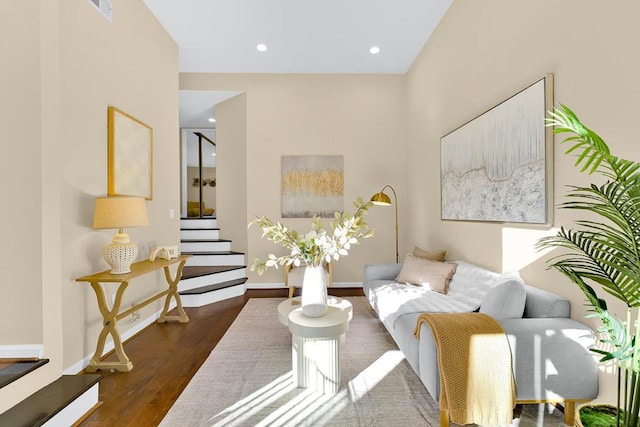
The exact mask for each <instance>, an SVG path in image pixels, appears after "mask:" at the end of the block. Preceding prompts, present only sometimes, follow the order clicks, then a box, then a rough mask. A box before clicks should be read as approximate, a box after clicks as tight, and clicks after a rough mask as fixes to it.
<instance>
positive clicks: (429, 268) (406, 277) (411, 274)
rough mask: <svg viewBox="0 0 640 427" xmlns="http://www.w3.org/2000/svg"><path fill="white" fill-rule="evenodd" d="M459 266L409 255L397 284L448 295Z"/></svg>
mask: <svg viewBox="0 0 640 427" xmlns="http://www.w3.org/2000/svg"><path fill="white" fill-rule="evenodd" d="M457 266H458V265H457V264H455V263H453V262H438V261H430V260H428V259H424V258H420V257H416V256H413V255H407V256H405V257H404V263H403V264H402V269H401V270H400V274H398V277H396V282H400V283H407V284H410V285H418V286H425V287H428V288H429V289H431V290H432V291H435V292H440V293H442V294H446V293H447V291H448V290H449V282H450V281H451V278H452V277H453V274H454V273H455V272H456V267H457Z"/></svg>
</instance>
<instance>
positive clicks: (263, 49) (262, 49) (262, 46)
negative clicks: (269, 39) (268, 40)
mask: <svg viewBox="0 0 640 427" xmlns="http://www.w3.org/2000/svg"><path fill="white" fill-rule="evenodd" d="M256 49H258V50H259V51H260V52H266V51H267V45H266V44H264V43H260V44H258V45H257V46H256Z"/></svg>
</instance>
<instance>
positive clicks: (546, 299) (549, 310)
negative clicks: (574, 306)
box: [523, 285, 571, 318]
mask: <svg viewBox="0 0 640 427" xmlns="http://www.w3.org/2000/svg"><path fill="white" fill-rule="evenodd" d="M525 291H526V292H527V299H526V301H525V306H524V314H523V317H526V318H550V317H551V318H555V317H564V318H568V317H569V315H570V314H571V303H570V302H569V300H568V299H567V298H564V297H561V296H560V295H556V294H554V293H551V292H548V291H545V290H543V289H539V288H535V287H533V286H529V285H526V286H525Z"/></svg>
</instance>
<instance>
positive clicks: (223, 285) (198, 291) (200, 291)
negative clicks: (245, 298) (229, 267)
mask: <svg viewBox="0 0 640 427" xmlns="http://www.w3.org/2000/svg"><path fill="white" fill-rule="evenodd" d="M247 279H248V278H247V277H243V278H242V279H235V280H229V281H227V282H221V283H214V284H212V285H207V286H201V287H199V288H195V289H189V290H188V291H182V292H179V294H180V295H199V294H204V293H207V292H212V291H217V290H220V289H224V288H230V287H232V286H237V285H242V284H243V283H244V282H246V281H247Z"/></svg>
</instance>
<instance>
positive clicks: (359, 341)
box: [160, 297, 564, 427]
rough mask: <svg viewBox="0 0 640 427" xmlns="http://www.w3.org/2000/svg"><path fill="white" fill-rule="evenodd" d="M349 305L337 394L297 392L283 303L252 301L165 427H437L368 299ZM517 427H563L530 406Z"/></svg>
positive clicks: (433, 407) (430, 404) (432, 408)
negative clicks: (281, 310)
mask: <svg viewBox="0 0 640 427" xmlns="http://www.w3.org/2000/svg"><path fill="white" fill-rule="evenodd" d="M347 299H348V300H349V301H351V303H352V304H353V319H352V320H351V322H350V324H349V330H348V331H347V333H346V343H345V346H344V347H343V348H342V350H341V368H342V378H341V379H342V381H341V388H340V391H339V392H338V393H337V394H335V395H333V396H326V395H322V394H320V393H318V392H315V391H312V390H308V389H299V388H297V387H295V385H294V384H293V378H292V372H291V333H290V332H289V330H288V329H287V328H286V327H285V326H283V325H282V324H281V323H280V322H278V319H277V309H276V308H277V306H278V304H279V303H280V302H281V301H283V300H284V299H283V298H252V299H250V300H249V301H248V302H247V304H246V305H245V307H244V308H243V309H242V311H241V312H240V314H239V315H238V317H237V318H236V320H235V321H234V323H233V324H232V325H231V327H230V328H229V330H228V331H227V332H226V334H225V335H224V337H223V338H222V339H221V340H220V342H219V343H218V345H217V346H216V347H215V348H214V349H213V351H212V352H211V355H210V356H209V357H208V358H207V360H206V361H205V362H204V364H203V365H202V366H201V367H200V369H199V370H198V372H197V373H196V375H195V376H194V377H193V378H192V380H191V382H190V383H189V384H188V385H187V387H186V388H185V390H184V391H183V393H182V394H181V395H180V397H179V398H178V400H177V401H176V403H175V404H174V405H173V407H172V408H171V409H170V410H169V412H168V413H167V415H166V417H165V418H164V420H163V421H162V422H161V424H160V425H161V426H164V427H173V426H181V427H182V426H388V425H390V424H393V425H396V426H439V425H440V422H439V411H438V405H437V403H435V402H434V401H433V399H432V398H431V396H430V395H429V393H428V392H427V391H426V389H425V388H424V386H423V385H422V382H421V381H420V379H419V378H418V376H417V375H416V374H415V373H414V372H413V370H412V369H411V367H410V366H409V363H408V362H407V361H406V360H405V358H404V356H403V354H402V352H400V350H398V347H397V346H396V345H395V343H394V341H393V339H392V338H391V336H390V335H389V334H388V332H387V331H386V329H385V328H384V326H383V325H382V323H381V322H380V321H379V320H378V319H377V318H376V317H375V315H374V314H373V313H372V311H370V310H369V308H368V306H367V302H366V300H365V298H364V297H348V298H347ZM517 409H518V410H517V412H519V410H520V409H521V408H517ZM452 425H455V424H452ZM513 426H521V427H525V426H526V427H528V426H552V427H555V426H558V427H559V426H564V423H563V422H562V414H559V413H558V411H555V413H549V411H547V410H546V407H545V405H525V406H524V409H523V410H522V416H521V417H520V418H519V419H516V420H514V424H513Z"/></svg>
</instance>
